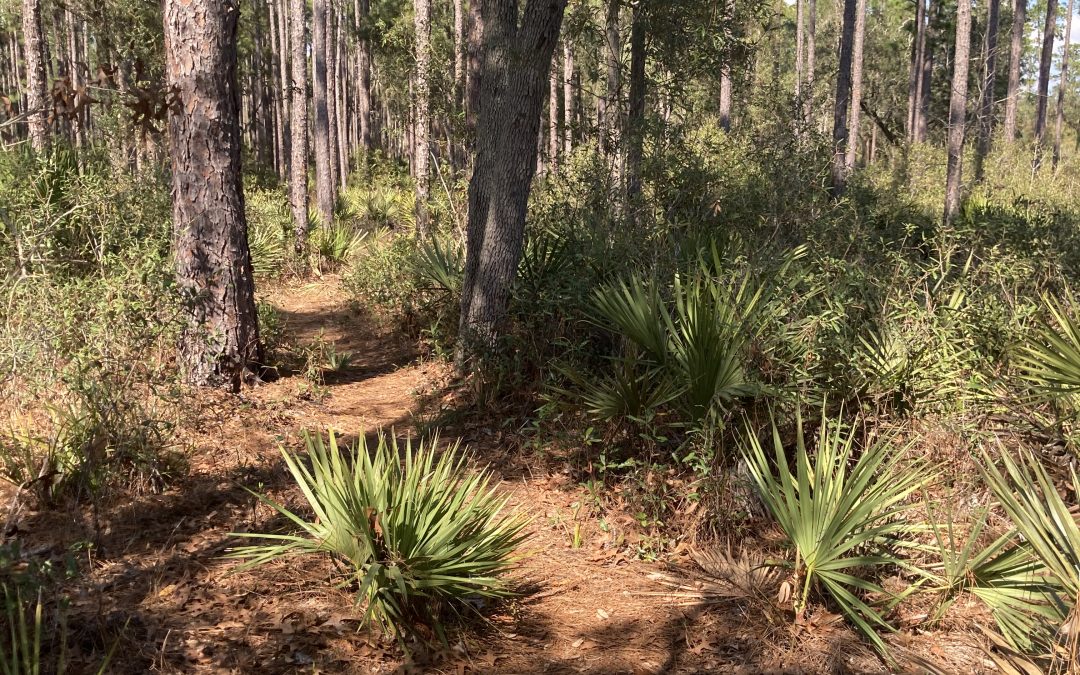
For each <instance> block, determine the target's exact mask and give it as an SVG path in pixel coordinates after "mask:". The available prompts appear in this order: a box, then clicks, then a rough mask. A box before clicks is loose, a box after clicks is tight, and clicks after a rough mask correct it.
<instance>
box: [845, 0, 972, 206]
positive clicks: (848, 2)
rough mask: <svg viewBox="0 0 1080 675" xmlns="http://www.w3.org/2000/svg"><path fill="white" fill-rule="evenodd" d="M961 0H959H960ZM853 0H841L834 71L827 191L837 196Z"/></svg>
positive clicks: (847, 94)
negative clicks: (836, 68)
mask: <svg viewBox="0 0 1080 675" xmlns="http://www.w3.org/2000/svg"><path fill="white" fill-rule="evenodd" d="M963 1H964V0H961V2H963ZM855 9H856V0H844V15H843V23H842V25H841V29H840V48H839V51H838V54H839V57H840V58H839V62H840V64H839V70H838V72H837V74H836V98H835V99H834V100H833V133H832V140H833V160H832V183H831V187H830V192H831V194H832V195H833V197H839V196H840V195H841V194H843V192H844V187H845V185H846V184H847V167H846V164H845V162H846V158H847V145H848V139H849V136H850V134H849V131H848V106H849V105H850V104H851V93H852V87H851V80H852V77H851V76H852V72H851V71H852V67H851V62H852V48H853V46H854V41H855Z"/></svg>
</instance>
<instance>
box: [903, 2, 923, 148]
mask: <svg viewBox="0 0 1080 675" xmlns="http://www.w3.org/2000/svg"><path fill="white" fill-rule="evenodd" d="M926 2H927V0H915V32H914V34H913V35H912V41H911V72H910V73H909V75H908V109H907V124H906V125H905V126H906V129H907V140H908V143H913V142H915V127H916V120H917V119H918V109H919V95H920V94H921V93H922V69H923V59H924V58H925V57H926V25H925V24H926Z"/></svg>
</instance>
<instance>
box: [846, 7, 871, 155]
mask: <svg viewBox="0 0 1080 675" xmlns="http://www.w3.org/2000/svg"><path fill="white" fill-rule="evenodd" d="M865 40H866V0H858V7H857V8H856V10H855V36H854V43H853V45H852V48H851V49H852V51H851V122H850V131H849V133H848V141H847V155H846V157H845V159H844V165H845V170H846V172H847V173H848V174H849V175H850V173H851V170H852V169H853V168H855V158H856V156H857V155H858V152H859V122H860V119H859V117H860V109H859V106H860V105H861V104H862V79H863V43H864V42H865Z"/></svg>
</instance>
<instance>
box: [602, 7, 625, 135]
mask: <svg viewBox="0 0 1080 675" xmlns="http://www.w3.org/2000/svg"><path fill="white" fill-rule="evenodd" d="M619 6H620V0H608V1H607V15H606V18H605V24H604V25H605V31H604V35H605V48H604V62H605V63H606V64H607V78H606V89H605V93H604V98H603V101H602V108H601V113H600V117H601V134H602V135H601V146H602V147H603V148H604V152H606V153H608V154H609V155H610V154H612V153H613V152H614V151H615V148H616V147H618V146H617V141H616V134H617V130H618V128H619V91H620V89H621V88H622V86H621V82H620V80H621V78H622V38H621V35H620V33H619Z"/></svg>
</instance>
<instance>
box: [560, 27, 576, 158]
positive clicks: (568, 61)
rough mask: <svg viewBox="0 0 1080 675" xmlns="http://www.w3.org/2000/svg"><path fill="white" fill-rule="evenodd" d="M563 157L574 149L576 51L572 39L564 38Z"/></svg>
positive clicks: (567, 155)
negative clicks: (571, 44)
mask: <svg viewBox="0 0 1080 675" xmlns="http://www.w3.org/2000/svg"><path fill="white" fill-rule="evenodd" d="M562 86H563V155H564V156H565V157H569V156H570V153H571V152H572V151H573V149H574V50H573V49H572V48H571V46H570V37H569V36H563V82H562Z"/></svg>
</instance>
